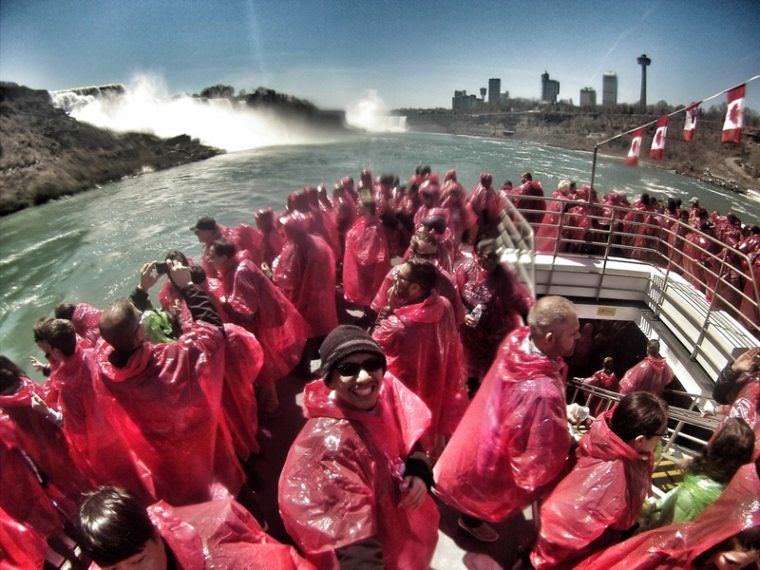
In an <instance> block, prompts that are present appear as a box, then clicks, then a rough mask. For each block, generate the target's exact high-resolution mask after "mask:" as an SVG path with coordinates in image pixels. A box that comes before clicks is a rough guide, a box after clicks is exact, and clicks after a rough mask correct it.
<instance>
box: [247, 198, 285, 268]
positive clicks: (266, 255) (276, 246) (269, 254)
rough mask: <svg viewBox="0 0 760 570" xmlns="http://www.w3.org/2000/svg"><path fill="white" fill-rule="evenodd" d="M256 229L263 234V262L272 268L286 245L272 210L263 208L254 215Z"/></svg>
mask: <svg viewBox="0 0 760 570" xmlns="http://www.w3.org/2000/svg"><path fill="white" fill-rule="evenodd" d="M254 219H255V220H256V227H257V228H258V230H259V231H260V232H261V262H262V264H264V263H266V264H267V266H268V267H270V268H271V267H272V262H273V261H274V260H275V258H276V257H277V256H278V255H280V252H281V251H282V246H283V245H285V236H283V235H282V230H281V229H280V228H279V227H277V225H276V224H275V220H274V212H273V211H272V208H262V209H261V210H259V211H257V212H256V214H255V215H254Z"/></svg>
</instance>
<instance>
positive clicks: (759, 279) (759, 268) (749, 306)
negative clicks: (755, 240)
mask: <svg viewBox="0 0 760 570" xmlns="http://www.w3.org/2000/svg"><path fill="white" fill-rule="evenodd" d="M750 260H751V261H752V268H751V269H750V270H749V271H748V274H749V276H750V277H752V276H754V280H755V282H756V283H757V284H758V288H760V254H758V253H754V254H752V255H750ZM745 271H747V270H745ZM743 293H744V295H745V296H744V297H742V300H741V314H742V315H743V316H744V317H746V319H747V320H748V321H749V323H752V324H755V325H757V324H760V308H759V305H758V304H760V297H758V292H757V291H755V285H754V282H753V281H752V279H747V278H745V280H744V291H743ZM752 301H754V302H755V303H754V304H753V303H752ZM742 324H744V325H745V326H747V323H746V322H745V323H742Z"/></svg>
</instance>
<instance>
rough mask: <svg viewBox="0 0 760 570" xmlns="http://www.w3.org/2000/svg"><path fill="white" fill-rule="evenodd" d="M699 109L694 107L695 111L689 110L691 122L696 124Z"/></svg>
mask: <svg viewBox="0 0 760 570" xmlns="http://www.w3.org/2000/svg"><path fill="white" fill-rule="evenodd" d="M697 112H698V111H697V108H696V107H694V108H693V109H690V110H689V118H690V119H691V122H692V123H693V122H695V121H696V120H697Z"/></svg>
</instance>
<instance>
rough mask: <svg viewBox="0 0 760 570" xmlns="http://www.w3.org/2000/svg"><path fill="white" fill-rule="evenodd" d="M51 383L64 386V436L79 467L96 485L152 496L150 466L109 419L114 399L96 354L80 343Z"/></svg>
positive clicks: (61, 395) (61, 405) (145, 497)
mask: <svg viewBox="0 0 760 570" xmlns="http://www.w3.org/2000/svg"><path fill="white" fill-rule="evenodd" d="M49 381H50V382H53V383H55V384H56V385H58V386H59V387H60V391H59V395H58V401H57V402H56V407H57V408H58V409H60V411H61V412H62V413H63V426H62V428H63V434H64V435H65V437H66V441H67V442H68V444H69V447H70V450H71V456H72V458H73V459H74V462H75V464H76V465H77V467H78V468H79V470H80V471H81V472H82V473H83V474H84V475H86V476H87V477H88V478H89V479H90V480H91V481H92V482H93V483H95V484H98V485H119V486H121V487H123V488H125V489H127V490H128V491H130V492H132V493H133V494H134V495H135V496H137V497H139V498H140V499H141V500H144V501H148V500H150V499H151V497H153V495H154V490H153V481H152V478H151V476H150V472H149V470H148V468H147V467H146V466H145V465H144V464H143V463H142V462H141V461H140V460H139V459H138V458H137V457H135V455H134V453H133V452H132V450H131V449H130V448H129V446H128V445H127V442H126V441H125V440H124V438H123V437H122V435H121V431H120V429H119V428H118V426H116V425H114V424H112V423H111V422H110V421H109V417H110V415H109V411H110V410H111V408H112V406H113V402H112V397H111V396H110V394H108V393H107V391H106V389H105V387H104V386H103V384H102V382H101V380H100V375H99V368H98V363H97V358H96V355H95V353H94V352H93V351H92V350H89V349H83V348H81V347H80V346H79V345H77V349H76V352H75V353H74V354H73V355H72V356H70V357H68V358H67V359H66V360H65V361H64V362H61V363H60V364H59V365H58V366H54V367H53V369H52V371H51V374H50V378H49Z"/></svg>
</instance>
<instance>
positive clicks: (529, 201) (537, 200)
mask: <svg viewBox="0 0 760 570" xmlns="http://www.w3.org/2000/svg"><path fill="white" fill-rule="evenodd" d="M510 195H511V196H512V203H513V204H514V205H515V208H517V209H518V210H521V211H523V212H522V214H523V217H524V218H525V221H527V222H528V223H529V224H530V225H532V226H533V228H534V229H535V228H536V227H537V225H538V224H540V223H541V220H542V219H543V217H544V212H545V211H546V202H545V201H544V199H543V198H544V189H543V187H542V186H541V183H540V182H539V181H538V180H533V175H532V174H531V173H530V172H525V173H523V175H522V176H521V177H520V185H519V186H518V187H517V188H515V189H514V190H513V191H512V192H510Z"/></svg>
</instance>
